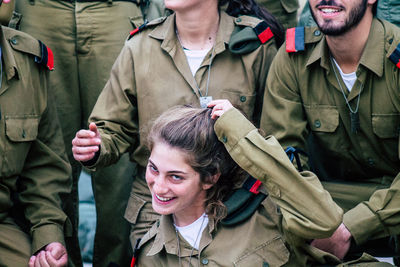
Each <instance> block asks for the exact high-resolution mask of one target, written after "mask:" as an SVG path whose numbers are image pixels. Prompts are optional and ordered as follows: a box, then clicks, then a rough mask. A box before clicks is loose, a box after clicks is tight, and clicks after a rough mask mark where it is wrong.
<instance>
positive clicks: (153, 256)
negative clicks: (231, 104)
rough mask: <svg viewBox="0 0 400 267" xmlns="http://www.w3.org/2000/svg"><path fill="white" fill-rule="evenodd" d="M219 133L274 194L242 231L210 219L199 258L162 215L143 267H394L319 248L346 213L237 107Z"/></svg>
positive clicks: (146, 244) (145, 243) (143, 245)
mask: <svg viewBox="0 0 400 267" xmlns="http://www.w3.org/2000/svg"><path fill="white" fill-rule="evenodd" d="M215 132H216V134H217V136H218V138H219V140H220V141H221V142H223V143H224V144H225V147H226V149H227V150H228V151H229V153H230V155H231V156H232V158H233V159H234V160H235V161H236V162H237V163H238V164H239V165H240V166H241V167H242V168H244V169H245V170H247V171H248V172H249V173H250V174H251V175H252V176H254V177H256V178H259V179H260V180H261V181H263V183H264V186H265V188H264V187H261V188H259V189H258V190H259V191H261V192H263V193H266V192H267V191H268V193H269V196H268V197H267V198H266V199H265V200H264V201H263V202H262V204H261V205H260V207H259V208H258V210H257V211H256V212H255V213H254V214H253V215H252V216H251V217H250V218H249V219H247V220H246V221H244V222H241V223H239V224H237V225H234V226H224V225H222V224H221V225H215V222H214V221H213V220H212V218H210V221H209V224H208V227H207V228H206V229H205V230H204V232H203V233H202V236H201V240H200V247H199V250H196V249H194V250H193V253H192V247H191V246H190V245H189V244H188V243H187V242H186V241H185V240H184V238H182V237H181V236H180V235H179V234H178V233H177V232H176V231H175V228H174V226H173V221H172V216H170V215H169V216H164V215H162V216H161V219H160V221H158V222H157V223H156V224H154V225H153V227H152V228H151V229H150V230H149V231H148V232H147V233H146V235H145V236H143V239H142V240H141V242H140V248H139V258H138V264H137V266H246V267H247V266H260V267H261V266H391V265H390V264H385V263H379V262H377V260H376V259H375V258H373V257H371V256H369V255H367V254H365V255H362V257H360V258H359V259H356V260H353V261H351V262H345V263H342V262H341V261H340V260H339V259H338V258H336V257H335V256H333V255H332V254H329V253H326V252H323V251H321V250H318V249H316V248H313V247H311V246H310V245H309V242H308V241H309V240H310V239H313V238H322V237H328V236H330V235H331V234H332V232H333V231H335V229H336V228H337V227H338V225H339V224H340V223H341V221H342V215H343V212H342V209H341V208H339V207H338V205H337V204H336V203H335V202H333V200H332V198H331V196H330V194H329V193H328V192H327V191H326V190H324V189H323V187H322V185H321V183H320V182H319V180H318V178H317V176H316V175H315V174H313V173H311V172H308V171H304V172H301V173H299V172H298V171H297V170H296V168H295V167H294V166H293V165H292V163H291V162H290V160H289V159H288V157H287V156H286V153H285V152H284V150H283V149H282V147H281V146H280V145H279V143H278V141H277V140H276V139H275V138H274V137H273V136H269V137H267V138H264V137H263V136H261V135H260V134H259V132H258V130H257V129H256V128H255V127H254V126H253V125H252V124H251V123H250V122H249V121H248V120H247V119H246V118H245V117H244V116H243V115H242V114H241V113H240V112H239V111H238V110H236V109H232V110H229V111H227V112H226V113H224V114H223V115H222V116H221V117H220V118H219V119H218V120H217V122H216V123H215ZM265 190H266V191H265ZM315 199H319V200H320V201H319V202H318V203H315ZM276 203H278V205H277V204H276ZM178 239H179V244H178ZM227 244H228V245H227ZM191 255H192V256H191Z"/></svg>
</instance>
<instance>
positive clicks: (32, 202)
mask: <svg viewBox="0 0 400 267" xmlns="http://www.w3.org/2000/svg"><path fill="white" fill-rule="evenodd" d="M43 97H47V108H46V109H45V110H44V112H43V113H42V116H41V118H40V123H39V127H38V135H37V138H36V140H35V141H33V142H32V144H31V147H30V150H29V153H28V155H27V158H26V160H25V164H24V168H23V170H22V172H21V174H20V177H19V181H18V186H19V187H20V189H19V199H20V201H21V204H22V206H23V207H24V208H25V209H24V213H25V217H26V219H27V220H28V221H29V223H30V225H31V237H32V252H33V253H35V252H36V251H38V250H40V249H41V248H43V247H44V246H45V245H47V244H49V243H51V242H60V243H62V244H64V234H65V235H67V236H68V235H70V233H71V230H72V228H71V225H70V222H69V220H68V219H67V216H66V215H65V213H64V212H63V211H62V208H61V207H62V206H61V199H62V198H65V197H66V196H67V194H69V193H70V191H71V167H70V165H69V163H68V160H67V157H66V154H65V148H64V147H65V146H64V141H63V137H62V132H61V129H60V126H59V122H58V117H57V112H56V109H55V106H54V101H52V100H51V99H50V96H49V95H48V94H46V93H45V94H43Z"/></svg>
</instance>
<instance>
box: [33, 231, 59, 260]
mask: <svg viewBox="0 0 400 267" xmlns="http://www.w3.org/2000/svg"><path fill="white" fill-rule="evenodd" d="M52 242H59V243H61V244H62V245H63V246H64V247H65V241H64V232H63V229H62V228H61V227H60V226H58V225H55V224H47V225H43V226H40V227H39V228H37V229H35V230H33V232H32V254H35V253H36V252H37V251H38V250H41V249H42V248H43V247H45V246H46V245H48V244H50V243H52Z"/></svg>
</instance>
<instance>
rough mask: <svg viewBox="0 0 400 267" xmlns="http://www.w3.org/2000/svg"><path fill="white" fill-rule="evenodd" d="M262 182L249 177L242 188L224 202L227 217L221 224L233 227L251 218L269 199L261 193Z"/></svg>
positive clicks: (264, 193)
mask: <svg viewBox="0 0 400 267" xmlns="http://www.w3.org/2000/svg"><path fill="white" fill-rule="evenodd" d="M261 185H262V183H261V181H260V180H257V179H255V178H253V177H251V176H249V177H248V178H247V179H246V181H245V182H244V183H243V185H242V187H241V188H238V189H236V190H235V191H234V192H233V193H232V194H231V195H230V196H229V198H228V199H227V200H226V201H225V202H224V205H225V206H226V209H227V215H226V217H225V218H224V219H222V220H221V224H222V225H225V226H232V225H236V224H239V223H241V222H243V221H245V220H247V219H248V218H250V217H251V216H252V215H253V214H254V212H255V211H256V210H257V209H258V207H259V206H260V204H261V203H262V202H263V201H264V199H265V198H266V197H267V194H266V192H263V191H261V190H260V189H261Z"/></svg>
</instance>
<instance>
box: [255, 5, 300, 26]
mask: <svg viewBox="0 0 400 267" xmlns="http://www.w3.org/2000/svg"><path fill="white" fill-rule="evenodd" d="M256 2H257V3H258V4H259V5H260V6H262V7H264V8H265V9H266V10H268V11H269V12H270V13H271V14H272V15H274V16H275V17H276V19H277V20H278V21H279V22H280V23H281V24H282V26H283V27H284V28H285V29H288V28H291V27H296V25H297V10H298V9H299V1H298V0H256Z"/></svg>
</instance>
